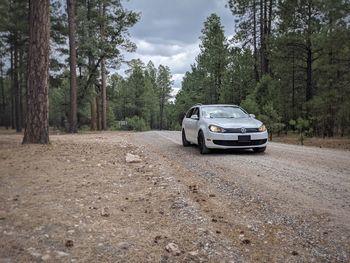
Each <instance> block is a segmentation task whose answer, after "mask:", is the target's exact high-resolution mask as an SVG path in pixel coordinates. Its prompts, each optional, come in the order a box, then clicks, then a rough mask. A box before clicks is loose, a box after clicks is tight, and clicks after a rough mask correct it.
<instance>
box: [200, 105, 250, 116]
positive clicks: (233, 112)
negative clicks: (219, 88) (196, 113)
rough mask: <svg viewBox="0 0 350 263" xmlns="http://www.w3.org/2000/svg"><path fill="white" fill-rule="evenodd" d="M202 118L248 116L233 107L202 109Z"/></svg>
mask: <svg viewBox="0 0 350 263" xmlns="http://www.w3.org/2000/svg"><path fill="white" fill-rule="evenodd" d="M202 115H203V117H204V118H247V117H248V114H247V113H245V112H244V111H243V110H242V109H240V108H238V107H233V106H208V107H202Z"/></svg>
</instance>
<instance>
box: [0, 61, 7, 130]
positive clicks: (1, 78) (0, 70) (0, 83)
mask: <svg viewBox="0 0 350 263" xmlns="http://www.w3.org/2000/svg"><path fill="white" fill-rule="evenodd" d="M0 88H1V114H0V115H1V125H4V126H6V128H7V120H6V114H5V113H6V100H5V88H4V73H3V62H2V57H1V60H0Z"/></svg>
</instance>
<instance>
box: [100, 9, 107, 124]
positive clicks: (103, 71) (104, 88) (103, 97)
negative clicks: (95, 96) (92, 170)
mask: <svg viewBox="0 0 350 263" xmlns="http://www.w3.org/2000/svg"><path fill="white" fill-rule="evenodd" d="M105 9H106V6H105V4H104V3H103V4H102V3H100V16H101V18H102V19H104V17H105V11H106V10H105ZM100 34H101V38H102V41H104V38H105V25H104V21H102V23H101V27H100ZM101 125H102V127H101V128H102V130H107V84H106V60H105V58H102V60H101Z"/></svg>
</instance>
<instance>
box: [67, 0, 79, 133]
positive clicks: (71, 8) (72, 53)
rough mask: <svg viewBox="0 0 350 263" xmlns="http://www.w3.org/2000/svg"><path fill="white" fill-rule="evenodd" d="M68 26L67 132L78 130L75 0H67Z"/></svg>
mask: <svg viewBox="0 0 350 263" xmlns="http://www.w3.org/2000/svg"><path fill="white" fill-rule="evenodd" d="M67 9H68V27H69V66H70V114H69V132H70V133H76V132H78V124H77V71H76V70H77V56H76V49H75V0H67Z"/></svg>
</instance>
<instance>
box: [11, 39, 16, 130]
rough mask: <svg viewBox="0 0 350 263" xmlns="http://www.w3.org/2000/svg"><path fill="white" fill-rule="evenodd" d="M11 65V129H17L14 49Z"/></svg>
mask: <svg viewBox="0 0 350 263" xmlns="http://www.w3.org/2000/svg"><path fill="white" fill-rule="evenodd" d="M10 54H11V55H10V60H11V61H10V63H11V70H10V72H11V128H12V129H16V115H15V112H16V104H15V89H14V87H15V85H14V71H15V70H14V59H13V47H12V46H11V47H10Z"/></svg>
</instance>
